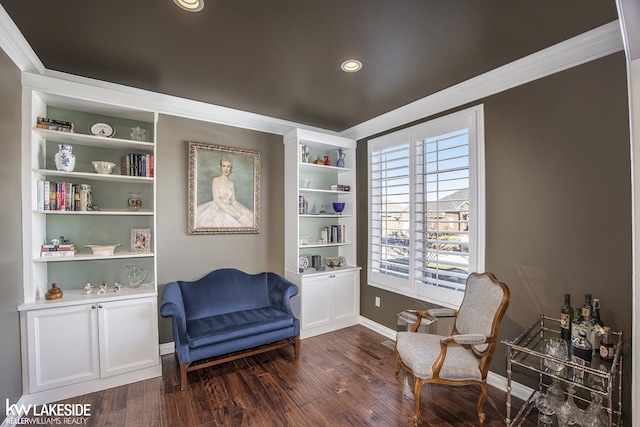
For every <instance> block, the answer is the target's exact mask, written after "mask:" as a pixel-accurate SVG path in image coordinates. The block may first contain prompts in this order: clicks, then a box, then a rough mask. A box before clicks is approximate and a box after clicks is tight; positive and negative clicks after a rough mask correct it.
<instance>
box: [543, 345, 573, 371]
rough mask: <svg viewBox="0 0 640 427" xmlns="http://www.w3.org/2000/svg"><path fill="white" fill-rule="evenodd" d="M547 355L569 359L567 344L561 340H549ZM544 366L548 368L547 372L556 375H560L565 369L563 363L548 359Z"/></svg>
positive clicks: (546, 347) (546, 346) (546, 349)
mask: <svg viewBox="0 0 640 427" xmlns="http://www.w3.org/2000/svg"><path fill="white" fill-rule="evenodd" d="M545 353H546V354H548V355H549V356H553V357H555V358H557V359H561V360H567V359H568V357H569V356H568V349H567V342H566V341H565V340H563V339H561V338H549V340H548V341H547V342H546V344H545ZM544 366H546V367H547V370H548V371H549V372H550V373H552V374H555V375H560V374H561V373H562V371H563V370H564V367H565V365H564V364H563V363H561V362H555V361H553V360H547V359H545V360H544Z"/></svg>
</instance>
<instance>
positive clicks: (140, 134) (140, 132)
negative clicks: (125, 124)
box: [131, 126, 146, 141]
mask: <svg viewBox="0 0 640 427" xmlns="http://www.w3.org/2000/svg"><path fill="white" fill-rule="evenodd" d="M145 133H146V131H145V130H144V129H142V128H141V127H138V126H136V127H132V128H131V139H132V140H134V141H144V140H145Z"/></svg>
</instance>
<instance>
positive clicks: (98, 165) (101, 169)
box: [91, 160, 116, 175]
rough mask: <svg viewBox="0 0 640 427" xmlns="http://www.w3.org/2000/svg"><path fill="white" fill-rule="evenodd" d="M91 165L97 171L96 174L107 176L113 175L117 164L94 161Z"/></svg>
mask: <svg viewBox="0 0 640 427" xmlns="http://www.w3.org/2000/svg"><path fill="white" fill-rule="evenodd" d="M91 164H92V165H93V168H94V169H95V170H96V172H98V173H103V174H107V175H108V174H110V173H112V172H113V170H114V169H115V167H116V164H115V163H112V162H103V161H100V160H94V161H92V162H91Z"/></svg>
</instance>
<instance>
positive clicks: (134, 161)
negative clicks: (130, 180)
mask: <svg viewBox="0 0 640 427" xmlns="http://www.w3.org/2000/svg"><path fill="white" fill-rule="evenodd" d="M120 160H121V161H120V173H121V174H122V175H127V176H143V177H148V178H152V177H153V175H154V169H155V167H154V158H153V154H136V153H129V154H126V155H124V156H122V158H121V159H120Z"/></svg>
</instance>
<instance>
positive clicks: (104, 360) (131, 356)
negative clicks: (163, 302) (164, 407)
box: [98, 297, 160, 378]
mask: <svg viewBox="0 0 640 427" xmlns="http://www.w3.org/2000/svg"><path fill="white" fill-rule="evenodd" d="M156 305H157V300H156V298H155V297H153V298H138V299H133V300H127V301H118V302H109V303H104V304H100V305H99V306H98V318H99V328H100V373H101V376H102V377H103V378H105V377H109V376H112V375H118V374H122V373H125V372H130V371H134V370H137V369H142V368H147V367H151V366H156V365H158V363H159V360H160V359H159V358H160V354H159V351H158V319H157V315H156V313H157V308H156Z"/></svg>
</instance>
